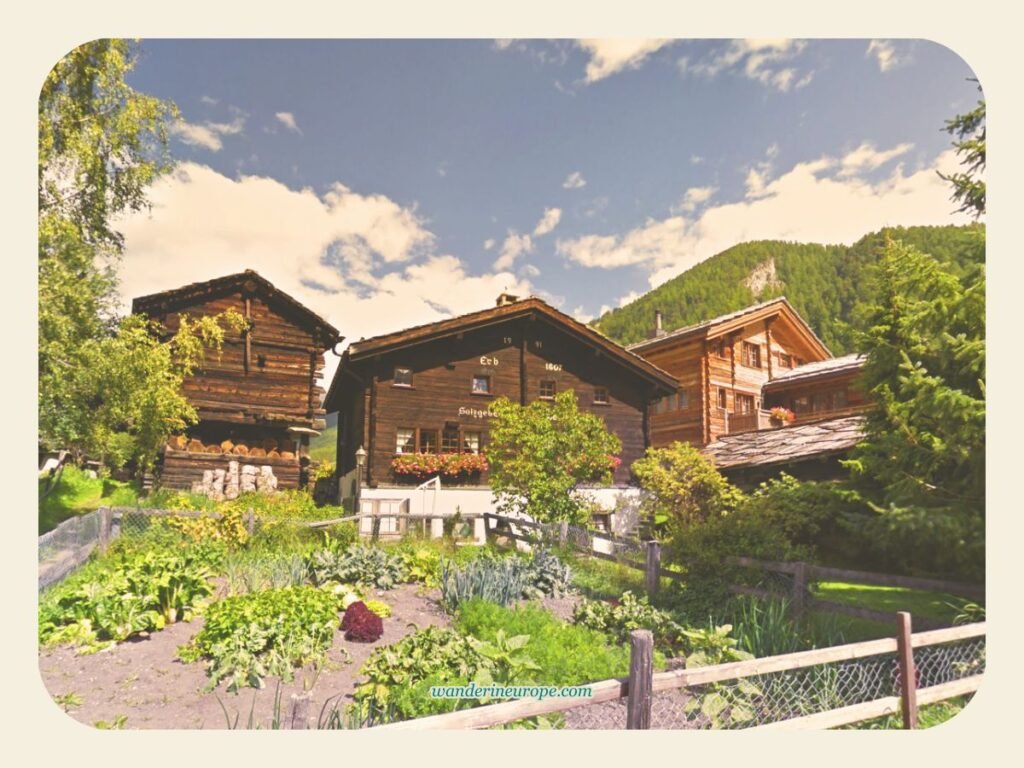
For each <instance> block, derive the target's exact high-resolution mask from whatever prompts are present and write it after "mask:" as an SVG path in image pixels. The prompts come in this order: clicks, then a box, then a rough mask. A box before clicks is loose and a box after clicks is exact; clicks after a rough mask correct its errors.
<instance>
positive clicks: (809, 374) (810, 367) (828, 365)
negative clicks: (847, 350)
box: [764, 353, 866, 391]
mask: <svg viewBox="0 0 1024 768" xmlns="http://www.w3.org/2000/svg"><path fill="white" fill-rule="evenodd" d="M865 359H866V358H865V356H864V355H862V354H860V353H854V354H852V355H843V356H842V357H834V358H832V359H831V360H818V361H815V362H813V363H806V364H804V365H799V366H797V367H796V368H790V369H789V370H787V371H784V372H782V373H780V374H779V375H778V376H776V377H775V378H773V379H772V380H771V381H767V382H765V384H764V389H765V390H766V391H767V390H770V389H780V388H782V387H786V386H789V385H791V384H796V383H803V382H806V381H814V380H816V379H825V378H830V377H832V376H838V375H840V374H845V373H852V372H856V371H860V370H861V369H862V368H863V367H864V361H865Z"/></svg>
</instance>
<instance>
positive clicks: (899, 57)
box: [864, 40, 910, 72]
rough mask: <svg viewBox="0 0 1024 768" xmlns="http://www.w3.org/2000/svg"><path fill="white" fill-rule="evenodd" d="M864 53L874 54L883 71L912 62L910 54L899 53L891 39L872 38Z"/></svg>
mask: <svg viewBox="0 0 1024 768" xmlns="http://www.w3.org/2000/svg"><path fill="white" fill-rule="evenodd" d="M864 55H865V56H874V57H875V59H876V60H877V61H878V68H879V70H881V71H882V72H888V71H889V70H890V69H895V68H896V67H899V66H902V65H904V64H907V63H909V62H910V55H909V54H901V53H898V52H897V51H896V46H895V45H893V43H892V41H890V40H872V41H871V42H870V43H869V44H868V49H867V50H866V51H865V52H864Z"/></svg>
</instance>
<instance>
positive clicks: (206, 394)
mask: <svg viewBox="0 0 1024 768" xmlns="http://www.w3.org/2000/svg"><path fill="white" fill-rule="evenodd" d="M228 309H235V310H237V311H238V312H239V313H240V314H241V315H243V316H244V317H245V318H246V319H247V320H248V325H247V327H246V329H245V330H243V331H242V332H241V333H239V334H238V335H233V334H228V336H229V337H228V338H226V339H225V343H224V348H223V350H222V352H221V354H220V355H219V356H218V355H217V354H210V355H208V356H207V359H206V361H205V363H204V365H203V368H202V370H200V371H197V372H196V373H195V375H193V376H191V377H189V378H188V379H186V380H185V382H184V384H183V390H184V394H185V396H186V397H187V398H188V400H189V401H190V402H191V403H192V404H193V405H194V406H195V408H196V410H197V411H198V415H199V422H198V423H197V424H195V425H193V426H192V427H190V428H189V429H188V431H187V434H185V435H182V436H177V437H176V438H174V439H172V441H171V443H170V444H168V446H167V447H166V449H165V451H164V454H163V458H162V462H161V467H160V482H161V484H162V485H163V486H164V487H167V488H178V489H189V488H191V487H192V485H193V483H194V482H196V481H199V480H201V479H202V477H203V472H204V471H205V470H208V469H212V470H216V469H225V468H226V467H227V464H228V462H229V461H231V460H237V461H239V462H241V463H252V464H258V465H261V466H270V467H271V468H272V470H273V473H274V475H275V476H276V477H277V485H278V487H279V488H298V487H300V486H303V485H305V483H306V477H305V475H306V471H305V468H306V466H307V465H308V462H309V459H308V447H309V438H310V436H311V435H315V434H319V433H318V430H320V429H322V428H323V427H324V418H323V417H324V415H325V411H324V410H323V408H322V407H321V399H322V397H323V394H324V390H323V389H322V388H321V386H320V381H321V379H322V377H323V362H324V361H323V355H324V352H325V351H326V350H330V349H334V347H335V345H336V344H337V343H338V342H339V341H341V338H342V337H341V336H339V335H338V331H337V330H336V329H335V328H334V327H333V326H331V325H330V323H328V322H327V321H326V320H324V319H323V318H321V317H319V316H318V315H316V314H314V313H313V312H312V311H310V310H309V309H308V308H307V307H305V306H303V305H302V304H300V303H299V302H298V301H296V300H295V299H293V298H292V297H291V296H289V295H288V294H286V293H284V292H283V291H281V290H279V289H277V288H275V287H274V286H273V285H272V284H271V283H270V282H269V281H268V280H266V279H265V278H263V277H261V276H260V275H258V274H256V273H255V272H253V271H252V270H246V271H244V272H239V273H237V274H233V275H227V276H225V277H220V278H217V279H215V280H209V281H207V282H203V283H193V284H191V285H186V286H184V287H182V288H176V289H174V290H170V291H163V292H161V293H154V294H151V295H149V296H141V297H139V298H137V299H135V300H134V301H133V302H132V312H135V313H140V314H144V315H147V316H148V317H150V318H151V319H153V320H155V321H157V322H159V323H160V324H161V325H162V326H163V328H164V329H165V331H164V332H165V333H166V334H167V335H168V336H170V335H172V334H174V333H175V332H176V331H177V329H178V325H179V322H180V318H181V317H182V316H183V315H188V316H191V317H197V316H202V315H215V314H219V313H221V312H224V311H226V310H228Z"/></svg>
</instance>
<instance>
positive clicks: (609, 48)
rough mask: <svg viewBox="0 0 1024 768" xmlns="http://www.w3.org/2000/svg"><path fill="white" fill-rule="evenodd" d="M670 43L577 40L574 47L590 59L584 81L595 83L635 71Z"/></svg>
mask: <svg viewBox="0 0 1024 768" xmlns="http://www.w3.org/2000/svg"><path fill="white" fill-rule="evenodd" d="M672 42H674V41H672V40H658V39H651V38H606V39H600V40H594V39H588V40H577V41H576V45H577V46H578V47H580V48H582V49H583V50H584V51H586V53H587V54H588V55H589V57H590V60H589V61H588V62H587V71H586V81H587V82H588V83H596V82H597V81H598V80H601V79H603V78H606V77H609V76H610V75H614V74H615V73H616V72H621V71H622V70H624V69H637V68H638V67H639V66H640V65H641V64H642V63H643V61H644V59H646V58H647V57H648V56H650V55H651V54H652V53H654V52H655V51H657V50H659V49H661V48H664V47H665V46H666V45H669V44H670V43H672Z"/></svg>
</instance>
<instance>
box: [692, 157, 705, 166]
mask: <svg viewBox="0 0 1024 768" xmlns="http://www.w3.org/2000/svg"><path fill="white" fill-rule="evenodd" d="M703 162H704V158H703V157H701V156H700V155H690V165H700V164H701V163H703Z"/></svg>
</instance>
